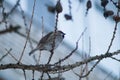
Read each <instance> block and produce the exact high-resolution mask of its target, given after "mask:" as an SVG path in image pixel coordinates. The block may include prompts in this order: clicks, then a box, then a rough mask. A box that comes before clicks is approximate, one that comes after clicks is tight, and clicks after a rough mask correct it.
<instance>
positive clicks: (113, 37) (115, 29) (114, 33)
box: [106, 22, 118, 53]
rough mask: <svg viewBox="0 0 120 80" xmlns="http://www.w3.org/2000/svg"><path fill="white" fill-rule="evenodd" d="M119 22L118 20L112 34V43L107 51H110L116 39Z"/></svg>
mask: <svg viewBox="0 0 120 80" xmlns="http://www.w3.org/2000/svg"><path fill="white" fill-rule="evenodd" d="M117 24H118V22H115V28H114V31H113V36H112V39H111V41H110V45H109V46H108V50H107V52H106V53H108V52H109V51H110V49H111V47H112V44H113V41H114V39H115V35H116V31H117Z"/></svg>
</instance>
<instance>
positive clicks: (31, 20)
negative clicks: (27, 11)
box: [18, 0, 36, 64]
mask: <svg viewBox="0 0 120 80" xmlns="http://www.w3.org/2000/svg"><path fill="white" fill-rule="evenodd" d="M35 3H36V0H34V5H33V10H32V16H31V19H30V26H29V30H28V35H27V38H26V42H25V45H24V48H23V51H22V54H21V56H20V59H19V61H18V64H19V63H20V61H21V59H22V57H23V54H24V51H25V48H26V46H27V42H28V40H29V37H30V31H31V27H32V22H33V16H34V11H35Z"/></svg>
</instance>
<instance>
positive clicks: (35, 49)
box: [29, 49, 38, 56]
mask: <svg viewBox="0 0 120 80" xmlns="http://www.w3.org/2000/svg"><path fill="white" fill-rule="evenodd" d="M37 50H38V49H33V50H32V51H31V52H30V53H29V56H30V55H31V54H33V53H34V52H35V51H37Z"/></svg>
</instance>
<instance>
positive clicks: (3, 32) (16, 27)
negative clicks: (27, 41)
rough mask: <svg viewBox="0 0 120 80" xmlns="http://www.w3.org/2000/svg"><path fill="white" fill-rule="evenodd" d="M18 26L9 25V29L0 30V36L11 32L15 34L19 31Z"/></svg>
mask: <svg viewBox="0 0 120 80" xmlns="http://www.w3.org/2000/svg"><path fill="white" fill-rule="evenodd" d="M20 28H21V27H20V26H15V27H13V26H12V25H10V27H9V28H7V29H5V30H1V31H0V35H3V34H6V33H11V32H16V31H18V30H19V29H20Z"/></svg>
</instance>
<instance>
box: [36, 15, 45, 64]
mask: <svg viewBox="0 0 120 80" xmlns="http://www.w3.org/2000/svg"><path fill="white" fill-rule="evenodd" d="M41 19H42V27H41V28H42V38H43V35H44V20H43V16H42V17H41ZM40 58H41V51H40V53H39V57H38V61H37V64H39V62H40Z"/></svg>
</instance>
